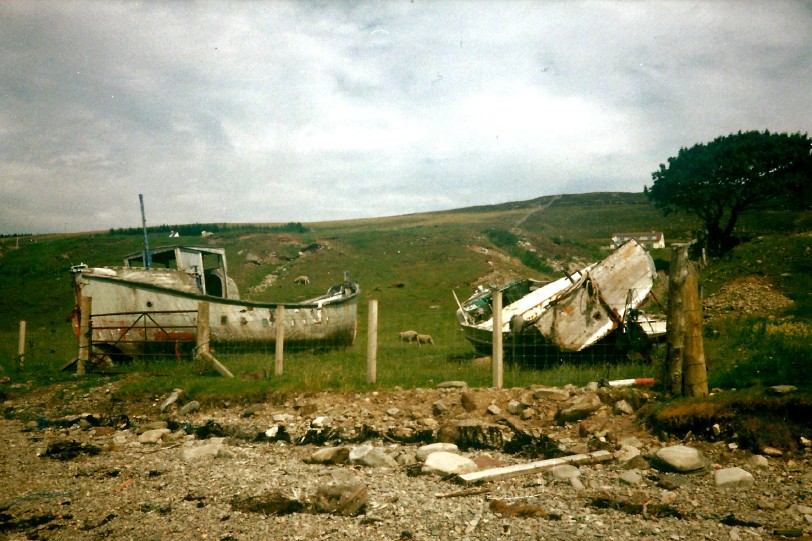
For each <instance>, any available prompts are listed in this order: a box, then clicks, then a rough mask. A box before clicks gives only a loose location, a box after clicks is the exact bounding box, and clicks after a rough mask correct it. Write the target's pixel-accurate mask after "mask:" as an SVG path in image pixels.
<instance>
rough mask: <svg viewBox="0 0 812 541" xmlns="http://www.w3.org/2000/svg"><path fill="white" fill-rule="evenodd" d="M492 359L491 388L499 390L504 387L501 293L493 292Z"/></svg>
mask: <svg viewBox="0 0 812 541" xmlns="http://www.w3.org/2000/svg"><path fill="white" fill-rule="evenodd" d="M492 308H493V310H492V311H493V359H492V360H491V365H492V369H493V386H494V387H496V388H497V389H501V388H502V386H503V385H504V381H503V375H504V372H503V364H502V363H503V359H504V352H503V351H502V292H501V291H499V290H498V289H497V290H494V292H493V301H492Z"/></svg>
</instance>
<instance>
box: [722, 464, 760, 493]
mask: <svg viewBox="0 0 812 541" xmlns="http://www.w3.org/2000/svg"><path fill="white" fill-rule="evenodd" d="M754 482H755V480H754V479H753V475H752V474H751V473H750V472H748V471H746V470H743V469H741V468H738V467H736V468H725V469H722V470H716V471H714V472H713V483H714V484H715V485H716V487H717V488H750V487H752V486H753V483H754Z"/></svg>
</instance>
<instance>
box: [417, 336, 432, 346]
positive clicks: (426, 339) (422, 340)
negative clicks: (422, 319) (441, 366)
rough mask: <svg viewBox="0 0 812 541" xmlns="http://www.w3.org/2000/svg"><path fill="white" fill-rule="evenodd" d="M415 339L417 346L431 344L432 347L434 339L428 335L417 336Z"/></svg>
mask: <svg viewBox="0 0 812 541" xmlns="http://www.w3.org/2000/svg"><path fill="white" fill-rule="evenodd" d="M415 338H417V345H418V346H419V345H422V344H431V345H432V346H433V345H434V339H432V337H431V336H430V335H428V334H418V335H417V336H416V337H415Z"/></svg>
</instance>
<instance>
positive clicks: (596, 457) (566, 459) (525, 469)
mask: <svg viewBox="0 0 812 541" xmlns="http://www.w3.org/2000/svg"><path fill="white" fill-rule="evenodd" d="M611 459H612V453H610V452H609V451H594V452H592V453H586V454H579V455H569V456H562V457H559V458H548V459H546V460H539V461H537V462H528V463H527V464H516V465H514V466H504V467H502V468H491V469H489V470H482V471H477V472H473V473H466V474H463V475H460V476H458V479H459V480H460V481H461V482H462V483H465V484H470V483H478V482H480V481H496V480H499V479H508V478H510V477H521V476H522V475H532V474H534V473H538V472H542V471H544V470H549V469H550V468H554V467H555V466H560V465H562V464H573V465H578V464H595V463H597V462H607V461H609V460H611Z"/></svg>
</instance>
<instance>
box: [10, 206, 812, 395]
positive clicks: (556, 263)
mask: <svg viewBox="0 0 812 541" xmlns="http://www.w3.org/2000/svg"><path fill="white" fill-rule="evenodd" d="M261 225H262V224H253V225H252V226H251V227H247V226H244V227H241V226H238V225H236V224H235V225H225V226H224V227H221V228H220V231H218V232H217V233H216V234H215V235H214V236H212V237H209V238H201V237H180V238H167V236H166V234H165V233H153V234H151V235H150V238H149V241H150V246H151V247H153V248H155V247H159V246H164V245H170V244H183V245H193V246H194V245H197V246H200V245H209V246H218V247H222V248H225V250H226V253H227V256H228V263H229V272H230V274H231V276H232V277H233V278H234V279H235V281H236V282H237V284H238V285H239V286H240V291H241V295H242V297H243V298H251V299H254V300H260V301H297V300H303V299H306V298H310V297H314V296H316V295H318V294H321V293H323V292H324V291H326V290H327V288H328V287H330V286H331V285H333V284H335V283H338V282H340V281H341V279H342V276H343V273H344V271H349V272H350V274H351V276H352V277H353V279H354V280H356V281H358V282H359V283H360V285H361V287H362V290H363V295H364V299H363V300H362V301H361V304H360V306H359V310H360V314H359V323H360V326H361V328H360V329H359V338H361V339H360V340H359V342H358V343H357V344H356V345H355V346H354V347H353V348H351V349H350V350H349V351H345V352H342V353H340V354H339V353H333V354H328V355H332V356H328V357H327V359H328V361H327V362H329V363H333V364H334V365H336V366H339V365H341V363H345V362H346V363H363V358H364V355H365V351H366V350H365V347H366V346H365V341H364V339H363V336H364V332H365V325H366V306H367V302H366V301H368V300H369V299H376V300H377V301H378V302H379V307H380V308H379V313H380V315H379V332H380V338H379V342H380V347H381V354H379V355H381V356H382V357H383V361H384V363H383V368H382V374H381V376H382V377H381V379H382V380H386V378H387V377H388V376H389V375H391V374H394V373H395V372H398V373H400V372H402V371H403V366H404V364H405V363H406V362H407V361H408V362H411V360H412V359H416V360H415V363H418V365H419V366H420V367H421V368H420V369H419V370H415V371H414V372H415V373H414V374H412V375H411V376H408V377H406V378H405V379H399V380H397V381H398V383H397V384H399V385H419V384H427V383H428V382H429V381H432V380H436V379H438V378H441V379H455V376H456V375H459V374H460V373H461V372H460V370H470V368H469V365H470V364H471V363H472V362H473V359H474V357H475V356H474V354H473V350H472V348H470V346H469V345H468V344H467V343H466V342H465V341H464V340H463V338H462V335H461V333H460V332H459V330H458V328H457V324H456V320H455V316H454V312H455V310H456V301H455V300H454V295H453V294H452V292H455V293H456V295H457V296H458V297H459V298H460V299H461V300H462V299H464V298H466V297H467V296H468V295H469V294H470V293H471V291H472V290H473V289H474V288H475V287H476V286H477V285H479V284H489V283H504V282H505V281H507V280H509V279H511V278H513V277H518V276H530V277H534V278H540V279H548V278H558V277H560V276H562V274H561V271H562V269H565V270H572V269H575V268H580V267H581V266H583V265H584V264H586V263H589V262H593V261H596V260H598V259H601V258H602V257H604V256H605V255H606V253H607V250H606V248H605V247H606V246H607V245H608V244H609V240H610V237H611V234H612V233H613V232H618V231H640V230H642V231H646V230H654V229H656V230H660V231H663V232H664V233H665V238H666V242H667V243H672V242H685V241H688V240H690V239H691V238H692V233H691V232H692V231H693V230H694V229H696V228H697V226H698V224H697V222H696V220H694V219H693V218H692V217H688V216H684V215H672V216H668V217H663V216H662V215H661V214H660V213H659V212H658V211H656V209H654V207H653V206H651V205H650V204H649V203H648V202H647V201H646V199H645V197H644V195H643V194H631V193H593V194H578V195H562V196H548V197H541V198H537V199H533V200H529V201H519V202H512V203H504V204H500V205H492V206H479V207H470V208H463V209H456V210H449V211H444V212H432V213H422V214H411V215H404V216H396V217H387V218H378V219H361V220H348V221H335V222H318V223H307V224H304V226H305V229H306V230H305V231H304V232H289V231H281V230H274V229H272V228H263V227H261ZM810 231H812V218H811V217H810V213H801V212H789V211H787V212H781V211H758V212H751V213H747V214H746V215H745V216H743V217H742V220H741V226H740V231H739V232H740V234H741V235H742V236H743V237H745V239H746V241H745V242H744V243H743V244H742V245H740V246H739V247H737V248H736V249H735V250H734V251H733V252H731V253H730V254H729V255H728V256H726V257H725V258H724V259H723V260H719V261H711V262H710V265H709V267H708V268H706V269H704V270H703V292H704V293H705V294H706V295H711V294H714V293H715V292H718V291H720V290H721V289H722V288H723V287H724V286H725V285H726V284H729V283H731V282H733V281H735V280H736V279H739V278H741V277H743V276H747V275H752V274H757V275H758V276H760V277H763V278H765V279H767V280H769V281H770V282H771V283H772V284H773V287H774V288H776V289H777V290H779V291H780V292H781V293H783V294H784V295H786V296H787V297H789V298H791V299H792V300H794V301H795V302H794V304H793V305H792V307H790V308H789V309H788V310H786V311H785V312H783V313H778V314H773V315H774V316H776V317H790V318H792V321H796V322H797V321H800V322H801V323H803V324H808V323H809V322H810V320H811V319H812V299H811V298H810V293H809V292H810V291H812V287H811V286H812V283H810V276H811V275H812V273H810V270H812V269H810V266H811V265H812V264H810V261H812V257H810V255H812V253H810V251H811V250H812V248H811V247H810V245H811V244H812V242H811V241H812V236H811V234H810ZM142 242H143V237H142V235H141V234H140V232H138V233H135V232H134V233H133V234H129V235H126V234H115V235H113V234H110V233H108V232H95V233H92V234H90V233H89V234H75V235H41V236H33V237H23V238H20V239H19V240H18V239H16V238H5V239H0V308H2V310H0V377H3V376H14V377H15V378H18V379H19V378H20V377H21V374H20V372H19V370H18V368H17V366H16V354H17V340H18V326H19V321H20V320H26V321H27V325H28V333H27V338H28V342H29V344H28V347H27V351H26V368H25V371H24V373H26V374H28V375H31V374H35V373H43V372H49V373H50V372H52V371H56V370H57V369H58V368H59V367H61V366H62V365H64V364H65V362H66V361H69V360H70V359H72V358H74V357H75V356H76V340H75V338H74V337H73V335H72V331H71V329H70V325H69V323H67V322H66V317H67V315H68V314H69V312H70V311H71V310H72V309H73V292H72V287H71V275H70V272H69V269H70V267H71V265H75V264H78V263H86V264H88V265H91V266H104V265H118V264H120V263H121V257H122V256H123V255H125V254H128V253H132V252H135V251H138V250H141V249H142ZM652 255H653V256H654V258H655V262H656V264H657V267H658V269H667V268H668V262H669V259H670V250H669V249H664V250H655V251H654V252H653V254H652ZM302 274H304V275H307V276H309V277H310V283H309V284H307V285H298V284H295V283H294V281H293V280H294V278H295V277H296V276H299V275H302ZM739 315H741V314H739ZM759 316H760V315H759ZM749 324H750V323H749V322H748V323H747V325H749ZM719 327H720V328H724V326H719ZM406 328H416V330H419V331H420V332H426V333H429V334H432V335H433V336H434V337H435V340H436V341H437V347H435V348H420V349H416V348H412V349H410V350H404V349H403V348H404V345H403V344H400V343H398V342H397V339H396V333H397V331H400V330H405V329H406ZM723 334H724V333H720V336H713V337H711V339H717V340H719V341H720V342H719V344H717V345H718V347H716V348H715V349H714V348H713V347H711V348H710V349H709V351H713V354H714V355H719V356H720V357H721V356H724V355H727V354H728V352H727V351H726V350H725V348H726V347H738V346H737V345H735V343H734V342H730V343H729V344H728V343H726V342H725V340H728V339H729V338H730V337H727V336H721V335H723ZM720 348H721V349H720ZM257 353H258V355H262V356H263V357H261V358H262V359H267V357H268V355H269V353H268V352H257ZM270 354H271V355H272V353H270ZM312 355H314V354H311V357H302V359H303V360H301V361H300V364H301V365H304V364H307V363H311V364H313V363H315V362H316V361H314V360H313V359H314V357H312ZM387 358H391V359H392V365H391V366H389V367H387V365H386V359H387ZM294 359H295V358H294ZM714 360H715V359H709V364H710V363H711V362H713V361H714ZM322 361H323V359H322ZM322 361H319V362H322ZM233 362H234V363H236V364H238V365H239V364H240V363H241V362H244V363H245V366H247V367H248V366H250V365H251V364H253V365H256V364H258V363H259V364H261V363H263V362H265V361H264V360H257V358H256V357H255V358H253V359H252V360H245V361H241V360H239V359H235V360H234V361H233ZM420 363H422V364H420ZM473 370H474V372H465V374H466V377H469V378H471V379H474V380H475V381H473V382H471V383H474V384H476V383H477V382H479V383H480V384H487V383H488V381H489V372H488V370H487V369H479V370H478V371H477V369H473ZM604 370H608V368H606V367H599V368H596V369H594V370H592V372H591V373H588V374H585V375H583V376H582V377H595V376H596V375H601V374H598V372H600V371H604ZM612 370H617V369H615V368H612ZM619 370H620V371H619V372H616V374H618V375H620V374H621V373H622V372H623V368H621V369H619ZM640 370H641V368H640V367H639V366H632V367H630V368H628V369H627V370H626V371H627V372H629V373H631V372H635V371H636V372H637V373H634V374H632V375H640V374H639V371H640ZM648 371H649V372H656V370H655V368H654V367H651V368H649V369H648ZM472 374H473V375H472ZM32 377H33V376H32ZM54 377H56V376H54ZM302 377H305V378H307V377H311V378H314V377H316V376H315V375H314V374H310V376H308V375H307V374H305V375H304V376H302ZM511 377H513V378H514V380H513V381H514V382H515V383H517V384H519V383H521V382H522V381H524V380H523V379H522V378H527V374H523V373H518V372H517V373H515V374H513V375H510V374H509V375H508V380H509V381H511V380H510V378H511ZM534 377H536V376H534ZM564 377H573V375H572V374H565V375H561V376H555V375H552V374H551V373H549V372H547V373H545V375H544V376H543V377H539V378H538V379H540V380H544V381H552V382H555V381H557V380H556V378H564ZM336 378H337V379H336ZM336 378H334V380H331V381H329V382H328V383H329V385H331V386H337V387H348V388H351V387H353V386H358V385H363V383H362V381H363V377H362V375H354V376H352V377H348V378H343V379H342V378H338V377H336ZM395 379H397V378H394V377H393V378H391V379H390V381H394V380H395ZM299 383H301V381H300V382H299ZM564 383H567V381H564ZM168 384H171V382H170V383H168ZM305 384H306V383H305ZM235 385H236V384H235ZM316 386H318V384H316Z"/></svg>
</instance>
